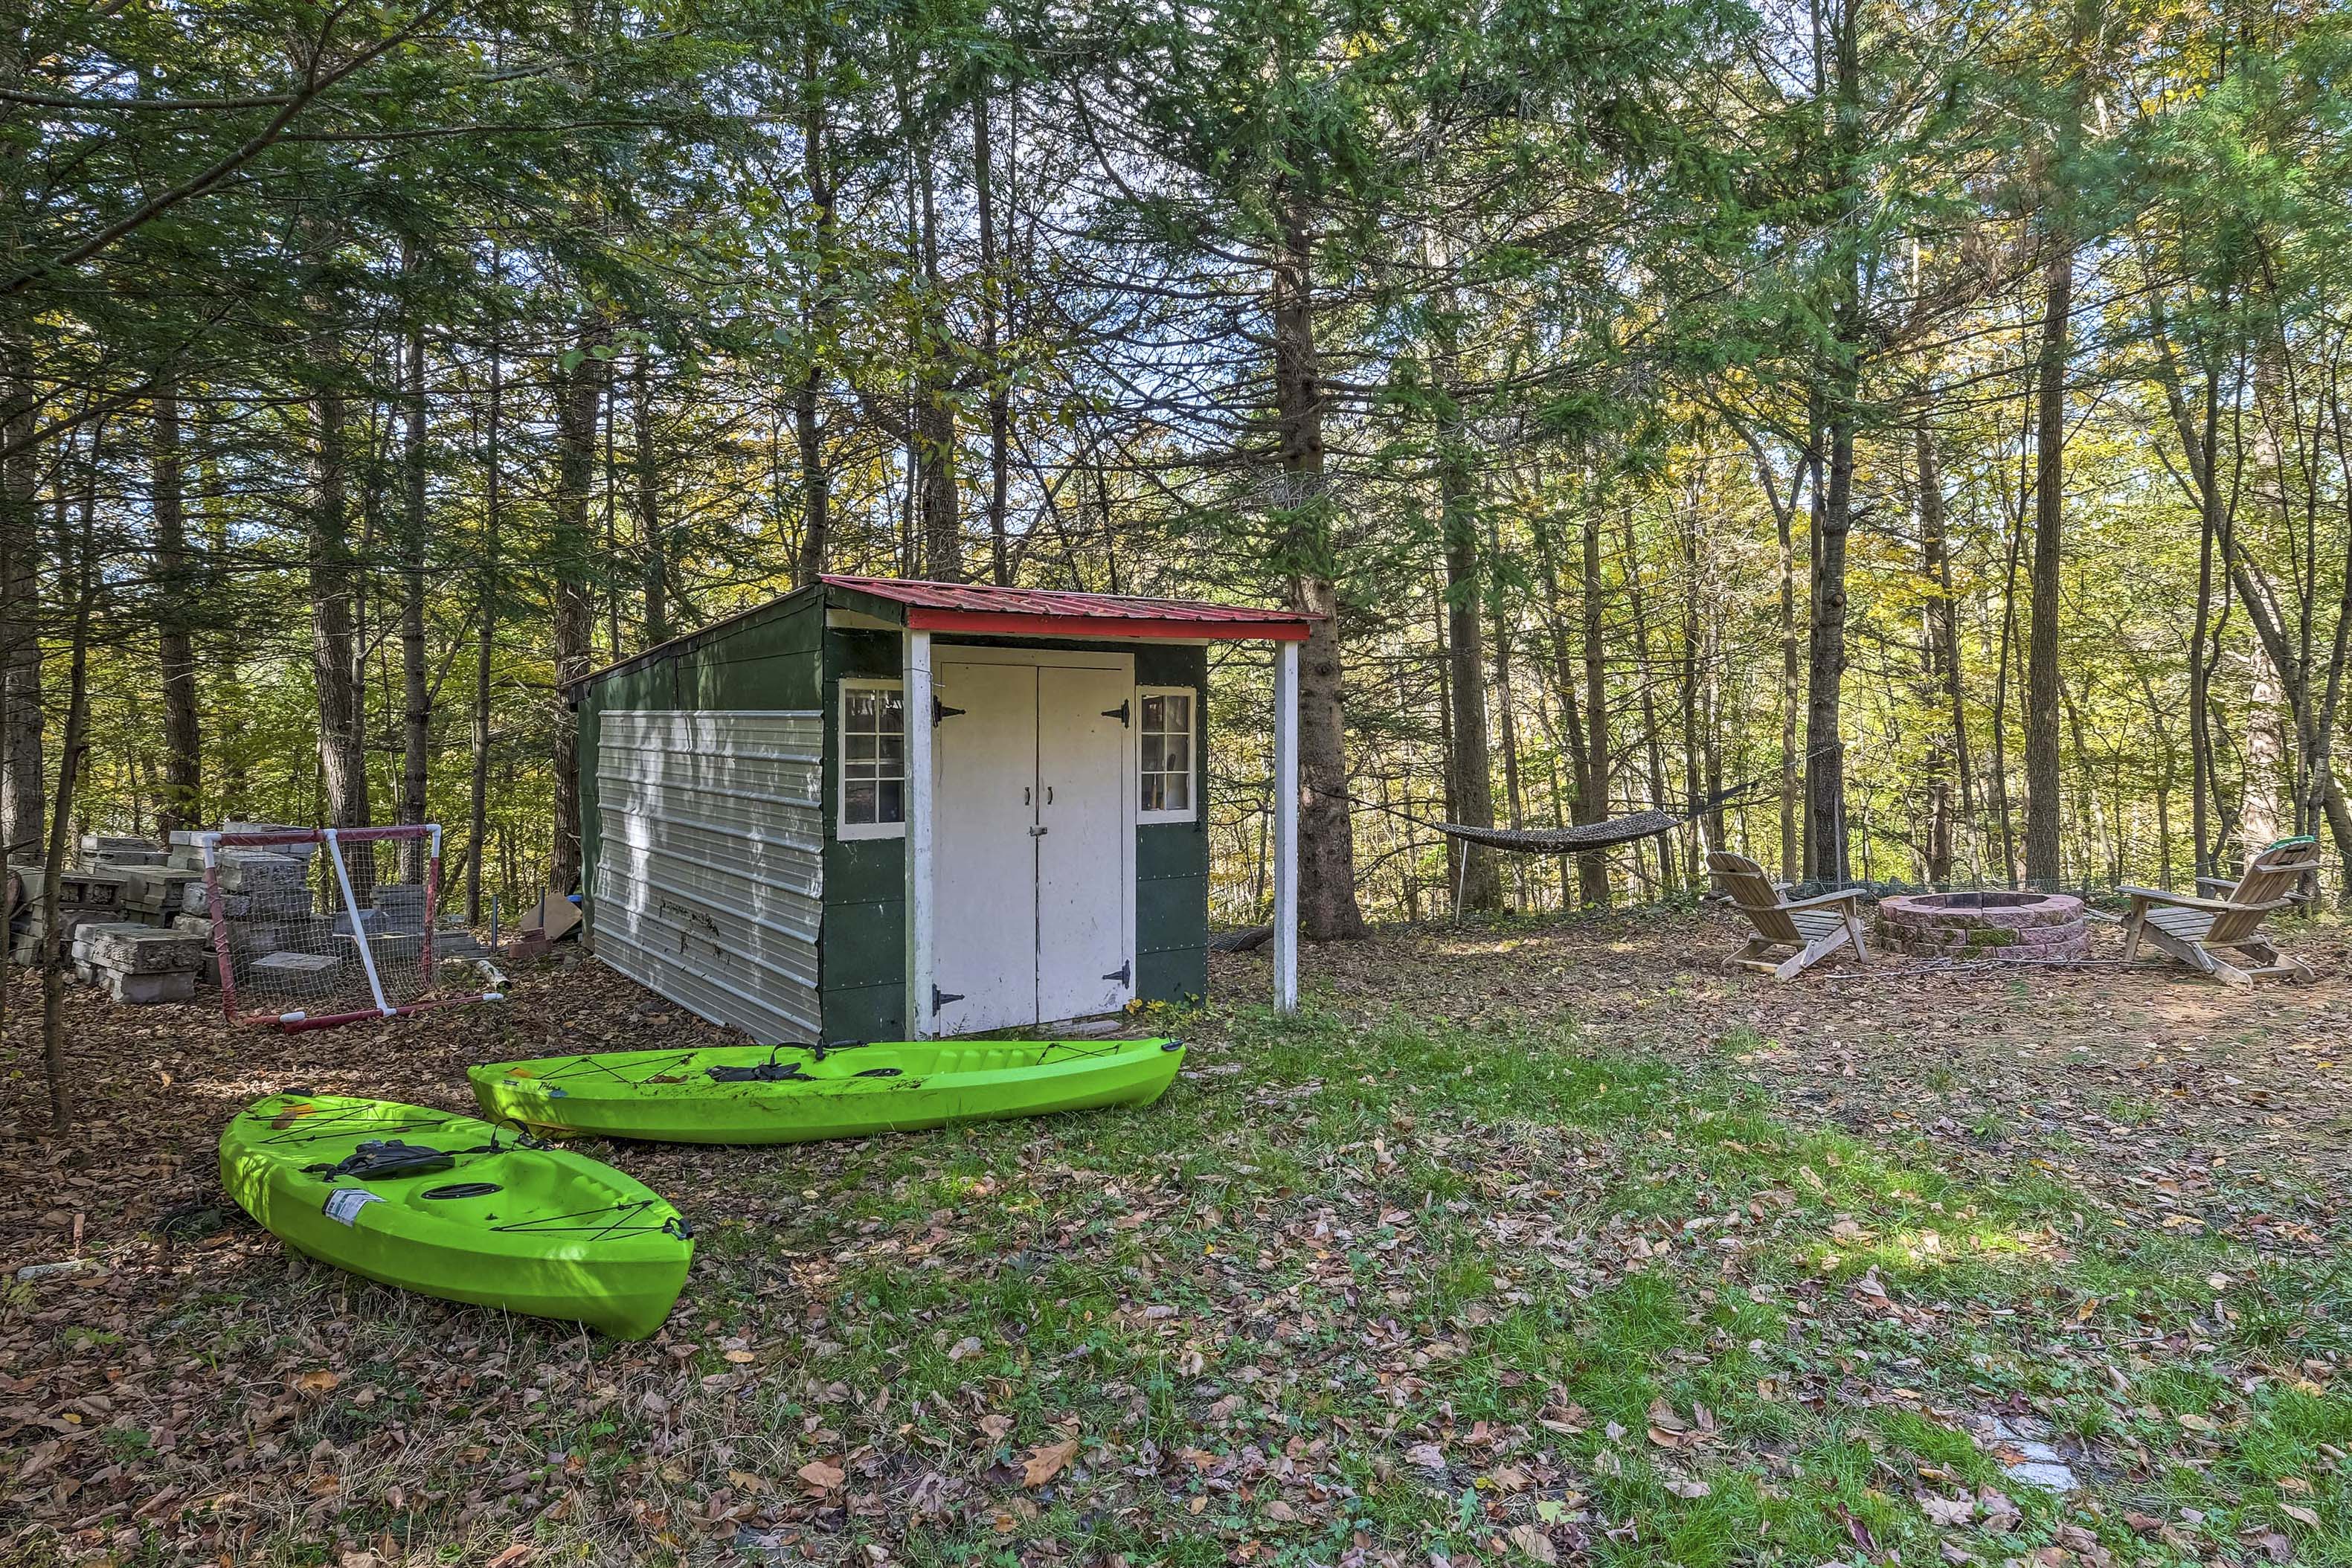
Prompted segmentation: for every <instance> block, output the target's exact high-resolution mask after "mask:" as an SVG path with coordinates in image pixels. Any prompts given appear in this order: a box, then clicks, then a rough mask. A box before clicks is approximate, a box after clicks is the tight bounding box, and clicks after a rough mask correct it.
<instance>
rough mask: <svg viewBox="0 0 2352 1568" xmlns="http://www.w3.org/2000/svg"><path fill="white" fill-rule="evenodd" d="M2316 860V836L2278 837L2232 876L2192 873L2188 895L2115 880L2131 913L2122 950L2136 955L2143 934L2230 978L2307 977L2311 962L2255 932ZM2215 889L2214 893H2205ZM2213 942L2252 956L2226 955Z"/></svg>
mask: <svg viewBox="0 0 2352 1568" xmlns="http://www.w3.org/2000/svg"><path fill="white" fill-rule="evenodd" d="M2318 864H2319V845H2318V843H2317V841H2315V840H2314V839H2310V838H2283V839H2281V840H2279V842H2277V843H2276V844H2273V845H2272V846H2271V847H2269V848H2267V849H2265V850H2263V852H2262V853H2261V854H2259V855H2257V856H2255V857H2254V858H2253V859H2252V861H2251V862H2249V863H2248V865H2247V867H2246V874H2245V875H2244V876H2242V877H2241V878H2239V879H2237V880H2236V881H2235V882H2231V881H2227V880H2225V879H2221V878H2216V877H2200V878H2198V879H2197V892H2198V896H2197V897H2194V898H2191V897H2190V896H2189V895H2188V894H2186V893H2166V892H2159V891H2158V890H2157V889H2153V888H2118V889H2116V891H2117V892H2119V893H2125V894H2128V895H2129V896H2130V898H2131V901H2132V904H2131V913H2129V914H2127V915H2126V916H2125V917H2124V957H2125V958H2126V960H2128V959H2132V958H2136V957H2137V956H2138V954H2139V944H2140V942H2141V940H2142V939H2143V938H2145V939H2146V940H2147V941H2148V942H2154V943H2155V944H2156V947H2157V950H2158V952H2162V953H2163V954H2164V955H2165V956H2166V957H2168V958H2177V959H2179V961H2180V962H2181V963H2185V964H2188V965H2189V967H2190V968H2191V969H2195V970H2198V971H2200V972H2201V973H2206V974H2212V975H2218V976H2219V977H2220V978H2221V979H2222V980H2225V981H2227V982H2228V983H2229V984H2232V985H2252V984H2253V983H2254V982H2255V981H2257V980H2293V981H2295V982H2297V983H2307V982H2309V981H2310V980H2311V978H2312V973H2311V966H2310V965H2309V964H2307V963H2304V962H2303V961H2302V960H2301V959H2298V958H2284V957H2281V956H2280V954H2279V951H2278V949H2277V948H2275V947H2273V946H2272V945H2271V944H2270V942H2269V940H2268V939H2267V938H2265V937H2264V936H2263V934H2262V925H2263V918H2264V917H2265V916H2267V915H2268V914H2269V913H2270V912H2271V911H2272V910H2276V909H2284V908H2285V907H2286V906H2287V905H2289V904H2292V903H2294V902H2296V901H2297V900H2295V899H2294V897H2293V896H2292V894H2293V889H2294V885H2295V883H2296V882H2298V881H2300V880H2301V879H2302V878H2303V876H2304V874H2305V872H2307V871H2309V870H2311V869H2312V868H2314V867H2315V866H2317V865H2318ZM2216 891H2219V892H2220V894H2221V896H2220V897H2218V898H2213V897H2208V896H2206V895H2208V894H2210V893H2213V892H2216ZM2217 948H2220V949H2223V950H2225V951H2227V952H2233V953H2239V954H2242V955H2244V956H2245V957H2247V958H2251V959H2252V960H2253V963H2252V964H2246V963H2231V961H2230V960H2229V959H2227V958H2224V957H2222V956H2221V953H2220V952H2215V951H2214V950H2215V949H2217Z"/></svg>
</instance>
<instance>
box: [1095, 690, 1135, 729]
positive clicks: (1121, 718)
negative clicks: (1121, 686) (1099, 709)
mask: <svg viewBox="0 0 2352 1568" xmlns="http://www.w3.org/2000/svg"><path fill="white" fill-rule="evenodd" d="M1102 716H1103V717H1104V718H1106V719H1116V720H1118V727H1119V728H1120V729H1122V730H1124V729H1126V728H1127V726H1128V723H1129V720H1128V716H1127V700H1126V699H1125V698H1121V699H1120V700H1119V704H1118V707H1116V708H1106V709H1104V710H1103V714H1102Z"/></svg>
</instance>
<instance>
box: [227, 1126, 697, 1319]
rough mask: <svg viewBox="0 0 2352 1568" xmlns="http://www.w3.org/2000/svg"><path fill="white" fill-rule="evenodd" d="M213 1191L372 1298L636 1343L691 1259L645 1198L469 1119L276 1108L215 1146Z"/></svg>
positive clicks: (687, 1242)
mask: <svg viewBox="0 0 2352 1568" xmlns="http://www.w3.org/2000/svg"><path fill="white" fill-rule="evenodd" d="M220 1173H221V1184H222V1185H223V1186H225V1187H226V1188H227V1189H228V1192H229V1195H230V1196H231V1197H234V1198H235V1199H236V1201H237V1202H238V1203H240V1204H242V1205H245V1211H246V1212H247V1214H249V1215H252V1216H253V1217H254V1218H255V1219H257V1220H258V1221H260V1222H261V1226H262V1228H263V1229H265V1230H267V1231H268V1232H269V1233H270V1234H271V1235H273V1236H275V1237H278V1239H279V1240H281V1241H283V1242H285V1243H286V1244H287V1245H288V1246H289V1247H293V1248H294V1249H295V1250H296V1251H297V1252H301V1253H306V1254H308V1255H309V1256H310V1257H312V1258H317V1259H318V1260H319V1261H320V1262H321V1263H331V1264H333V1265H334V1266H335V1267H337V1268H348V1269H350V1270H351V1271H352V1273H354V1274H358V1275H362V1276H364V1277H366V1278H367V1279H374V1280H378V1281H380V1282H382V1283H383V1284H386V1285H397V1286H400V1287H401V1288H402V1289H408V1290H416V1291H420V1292H422V1293H423V1294H425V1295H427V1296H439V1297H442V1298H444V1299H446V1300H452V1301H471V1302H474V1303H477V1304H478V1305H480V1306H485V1307H503V1308H505V1309H507V1310H509V1311H513V1312H522V1313H527V1314H529V1315H530V1316H531V1317H535V1318H559V1319H566V1320H570V1321H577V1322H583V1323H587V1324H589V1325H590V1326H592V1327H594V1328H598V1329H602V1330H604V1332H606V1333H608V1334H611V1335H613V1336H614V1337H615V1338H618V1339H625V1340H641V1339H644V1338H645V1337H646V1335H647V1334H650V1333H652V1332H653V1331H655V1330H656V1329H658V1328H660V1327H661V1326H662V1322H663V1321H664V1320H665V1319H667V1317H668V1316H669V1310H670V1307H671V1306H672V1305H673V1304H674V1303H675V1302H676V1301H677V1292H678V1289H679V1287H681V1286H683V1285H684V1284H685V1283H686V1266H687V1263H688V1260H689V1259H690V1258H692V1257H693V1256H694V1243H693V1241H692V1240H691V1239H690V1236H691V1232H689V1231H688V1228H687V1225H686V1221H685V1220H684V1219H682V1218H680V1217H679V1215H678V1212H677V1210H676V1209H674V1208H672V1207H670V1205H668V1204H667V1203H665V1202H664V1201H663V1200H662V1199H661V1198H660V1197H659V1196H658V1195H656V1194H655V1193H654V1191H653V1190H652V1189H651V1188H649V1187H647V1186H646V1185H644V1184H642V1183H639V1182H637V1181H635V1180H634V1179H633V1178H631V1177H629V1176H625V1175H624V1174H622V1173H620V1172H618V1171H616V1170H614V1169H613V1168H612V1167H611V1166H610V1165H605V1164H602V1163H598V1162H597V1161H594V1160H592V1159H589V1158H588V1157H587V1156H586V1155H584V1154H577V1153H574V1152H572V1151H570V1150H568V1149H549V1148H545V1147H542V1146H540V1145H538V1144H535V1143H530V1142H523V1143H518V1142H516V1138H515V1134H514V1131H513V1130H512V1129H510V1128H509V1129H504V1130H501V1129H499V1128H496V1127H492V1126H491V1125H490V1124H489V1123H488V1122H486V1121H475V1120H474V1119H473V1118H472V1117H470V1116H456V1115H452V1114H451V1113H450V1112H448V1111H446V1110H425V1109H423V1108H422V1107H420V1106H415V1105H397V1104H394V1103H393V1102H391V1101H388V1100H350V1099H346V1098H344V1097H342V1096H341V1095H332V1094H299V1093H297V1094H280V1095H273V1096H271V1097H270V1098H269V1099H268V1100H258V1101H257V1102H255V1103H254V1104H253V1105H251V1106H249V1107H247V1109H246V1110H245V1111H244V1112H243V1113H242V1114H240V1115H238V1116H237V1117H236V1118H235V1119H234V1120H233V1121H230V1122H229V1124H228V1126H227V1128H226V1130H225V1131H223V1132H222V1133H221V1144H220Z"/></svg>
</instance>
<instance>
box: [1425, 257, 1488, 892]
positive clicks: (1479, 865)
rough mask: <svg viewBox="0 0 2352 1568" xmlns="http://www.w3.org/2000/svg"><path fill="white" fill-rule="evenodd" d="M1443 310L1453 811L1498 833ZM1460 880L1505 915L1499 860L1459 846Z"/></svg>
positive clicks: (1446, 308)
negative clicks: (1501, 910)
mask: <svg viewBox="0 0 2352 1568" xmlns="http://www.w3.org/2000/svg"><path fill="white" fill-rule="evenodd" d="M1438 309H1439V311H1440V314H1441V316H1443V317H1444V321H1441V324H1440V326H1439V328H1438V343H1437V349H1436V354H1435V360H1436V363H1435V365H1434V366H1433V369H1434V371H1435V374H1436V377H1437V383H1438V387H1437V391H1438V397H1439V400H1440V406H1441V409H1442V412H1441V413H1440V414H1439V415H1438V418H1437V494H1438V505H1439V510H1440V514H1441V516H1440V522H1441V526H1442V529H1443V531H1444V544H1445V644H1446V649H1447V664H1448V667H1449V675H1450V679H1448V681H1447V682H1446V684H1447V685H1448V687H1450V688H1451V689H1452V692H1453V698H1454V701H1453V724H1452V726H1451V729H1452V735H1453V745H1454V754H1453V757H1452V759H1451V761H1452V772H1453V774H1454V810H1455V811H1457V812H1459V813H1460V814H1461V815H1460V816H1458V817H1457V818H1456V819H1455V820H1457V821H1460V822H1463V823H1465V824H1467V825H1468V826H1472V827H1492V826H1495V783H1494V749H1493V745H1492V743H1491V742H1490V741H1489V740H1488V738H1487V729H1486V637H1485V635H1484V631H1483V628H1482V627H1481V626H1480V612H1481V610H1482V609H1483V608H1484V603H1483V597H1484V595H1483V594H1482V591H1481V589H1480V586H1479V571H1478V497H1477V491H1476V488H1475V487H1476V483H1477V478H1476V475H1475V473H1474V471H1473V469H1472V466H1471V464H1472V453H1471V451H1470V449H1469V447H1468V444H1467V439H1466V435H1465V429H1464V422H1463V416H1462V410H1461V406H1460V405H1459V403H1458V402H1457V401H1456V399H1457V398H1458V396H1459V395H1460V389H1459V387H1458V386H1457V385H1456V384H1455V374H1456V369H1457V366H1456V363H1455V357H1454V348H1453V336H1454V333H1453V328H1452V323H1451V316H1450V311H1451V309H1452V301H1451V299H1450V297H1448V298H1441V299H1440V300H1439V301H1438ZM1458 853H1459V854H1460V856H1461V863H1460V867H1459V869H1458V870H1457V872H1456V884H1457V886H1458V888H1459V889H1460V902H1459V904H1458V905H1457V906H1456V907H1457V908H1458V909H1460V910H1465V911H1476V912H1491V911H1493V910H1499V909H1501V908H1502V907H1503V878H1502V870H1501V868H1500V867H1499V866H1497V865H1496V857H1495V852H1494V851H1493V850H1492V849H1490V848H1488V847H1486V846H1485V845H1482V844H1473V843H1470V842H1469V841H1467V840H1464V841H1462V843H1461V846H1460V848H1459V851H1458Z"/></svg>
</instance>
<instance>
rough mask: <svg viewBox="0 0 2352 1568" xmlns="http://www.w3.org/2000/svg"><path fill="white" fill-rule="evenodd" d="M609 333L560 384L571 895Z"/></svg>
mask: <svg viewBox="0 0 2352 1568" xmlns="http://www.w3.org/2000/svg"><path fill="white" fill-rule="evenodd" d="M607 335H608V329H607V328H606V326H605V325H604V323H603V322H601V321H591V322H590V323H589V324H587V325H586V326H584V327H583V329H582V330H581V332H580V337H579V343H578V347H579V352H580V359H579V363H576V364H575V365H573V366H572V369H571V370H569V371H565V372H562V373H561V374H558V376H557V377H556V383H555V504H554V507H553V509H552V510H553V518H554V524H555V527H554V565H555V625H554V633H555V683H556V686H557V689H558V697H559V703H560V706H559V708H558V710H557V718H556V723H555V836H554V842H553V844H552V846H551V850H550V854H549V857H548V869H547V881H548V886H549V887H550V888H551V889H553V890H555V891H556V892H558V893H569V892H571V891H572V887H573V885H574V884H575V883H577V882H578V881H579V879H580V870H581V843H580V715H579V712H578V711H577V710H575V709H574V708H573V707H572V695H573V693H572V683H573V682H575V681H577V680H578V679H580V678H581V677H582V676H584V675H586V674H587V673H588V668H589V658H590V653H589V649H590V644H591V640H592V639H593V637H594V635H595V629H596V601H595V596H594V592H593V586H592V584H591V579H590V571H591V567H592V564H593V559H594V554H595V541H594V536H593V533H592V532H591V531H590V529H589V507H590V505H591V503H592V501H593V495H594V488H595V483H596V415H597V411H598V407H599V405H600V403H601V401H602V398H601V393H602V390H603V388H602V385H601V383H602V381H603V379H604V378H603V375H602V374H601V372H602V369H603V363H604V362H603V361H601V360H598V359H596V358H595V357H594V355H593V351H594V350H595V349H597V348H599V347H601V346H603V344H604V342H605V340H606V338H607Z"/></svg>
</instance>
